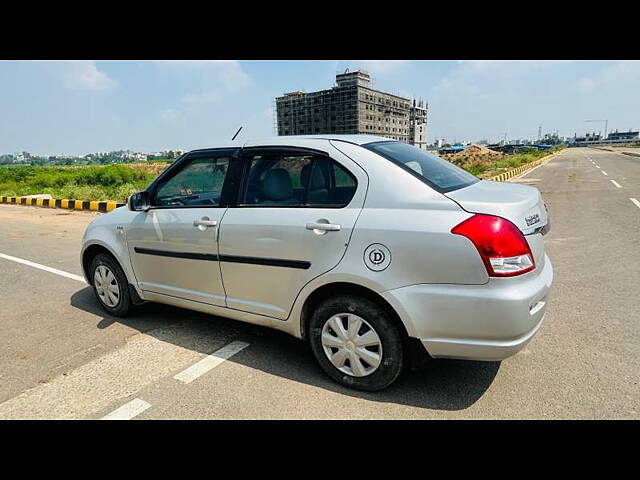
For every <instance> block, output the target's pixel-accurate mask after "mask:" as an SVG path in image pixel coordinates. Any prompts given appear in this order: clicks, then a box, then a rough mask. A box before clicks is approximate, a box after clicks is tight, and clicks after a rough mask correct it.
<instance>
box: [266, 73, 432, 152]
mask: <svg viewBox="0 0 640 480" xmlns="http://www.w3.org/2000/svg"><path fill="white" fill-rule="evenodd" d="M276 125H277V134H278V135H310V134H312V135H314V134H323V133H338V134H356V133H365V134H370V135H380V136H383V137H389V138H392V139H394V140H400V141H403V142H406V143H410V144H413V145H416V146H418V147H420V148H426V145H427V143H426V136H427V105H426V103H425V102H423V101H422V100H420V101H416V100H410V99H408V98H404V97H400V96H398V95H393V94H390V93H386V92H381V91H379V90H374V89H373V88H371V77H370V76H369V74H368V73H366V72H363V71H356V72H349V73H342V74H338V75H336V85H335V86H334V87H332V88H330V89H328V90H321V91H319V92H311V93H305V92H289V93H285V94H284V95H283V96H281V97H277V98H276Z"/></svg>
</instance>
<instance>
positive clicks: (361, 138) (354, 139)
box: [246, 134, 394, 145]
mask: <svg viewBox="0 0 640 480" xmlns="http://www.w3.org/2000/svg"><path fill="white" fill-rule="evenodd" d="M287 140H291V141H296V140H337V141H340V142H348V143H354V144H356V145H366V144H367V143H373V142H385V141H386V142H393V141H394V140H393V139H391V138H387V137H380V136H377V135H366V134H360V135H338V134H324V135H283V136H274V137H266V138H257V139H250V140H247V142H246V143H247V144H248V143H251V144H255V143H263V142H264V144H265V145H268V144H269V143H271V142H273V143H274V144H276V145H281V144H282V142H283V141H287ZM267 142H269V143H267Z"/></svg>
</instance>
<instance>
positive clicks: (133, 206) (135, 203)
mask: <svg viewBox="0 0 640 480" xmlns="http://www.w3.org/2000/svg"><path fill="white" fill-rule="evenodd" d="M127 205H128V206H129V210H132V211H134V212H146V211H148V210H149V207H150V206H151V205H150V204H149V192H147V191H145V190H143V191H142V192H136V193H134V194H133V195H131V196H130V197H129V200H128V201H127Z"/></svg>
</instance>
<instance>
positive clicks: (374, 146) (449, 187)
mask: <svg viewBox="0 0 640 480" xmlns="http://www.w3.org/2000/svg"><path fill="white" fill-rule="evenodd" d="M362 146H363V147H364V148H366V149H367V150H371V151H372V152H375V153H377V154H379V155H381V156H382V157H384V158H386V159H387V160H390V161H392V162H393V163H395V164H396V165H398V166H399V167H401V168H403V169H405V170H406V171H408V172H409V173H411V174H412V175H414V176H415V177H417V178H419V179H420V180H422V181H423V182H424V183H426V184H427V185H429V186H430V187H432V188H433V189H434V190H436V191H438V192H440V193H447V192H451V191H453V190H458V189H459V188H464V187H467V186H469V185H471V184H472V183H476V182H477V181H479V180H478V178H477V177H475V176H473V175H471V174H470V173H469V172H467V171H465V170H463V169H461V168H460V167H457V166H455V165H454V164H452V163H449V162H447V161H446V160H444V159H442V158H440V157H438V156H437V155H434V154H432V153H429V152H425V151H424V150H420V149H419V148H417V147H414V146H413V145H409V144H407V143H403V142H373V143H368V144H365V145H362Z"/></svg>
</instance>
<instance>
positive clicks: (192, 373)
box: [173, 341, 249, 383]
mask: <svg viewBox="0 0 640 480" xmlns="http://www.w3.org/2000/svg"><path fill="white" fill-rule="evenodd" d="M248 346H249V344H248V343H246V342H239V341H236V342H231V343H230V344H228V345H225V346H224V347H222V348H221V349H220V350H216V351H215V352H213V353H212V354H211V355H208V356H206V357H205V358H203V359H202V360H200V361H199V362H197V363H194V364H193V365H191V366H190V367H189V368H187V369H186V370H183V371H182V372H180V373H178V374H177V375H175V376H174V377H173V378H175V379H176V380H179V381H181V382H183V383H191V382H193V381H194V380H195V379H196V378H198V377H201V376H202V375H204V374H205V373H207V372H208V371H209V370H211V369H212V368H215V367H217V366H218V365H220V364H221V363H222V362H224V361H225V360H228V359H229V358H231V357H233V356H234V355H235V354H236V353H238V352H239V351H241V350H242V349H244V348H246V347H248Z"/></svg>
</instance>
